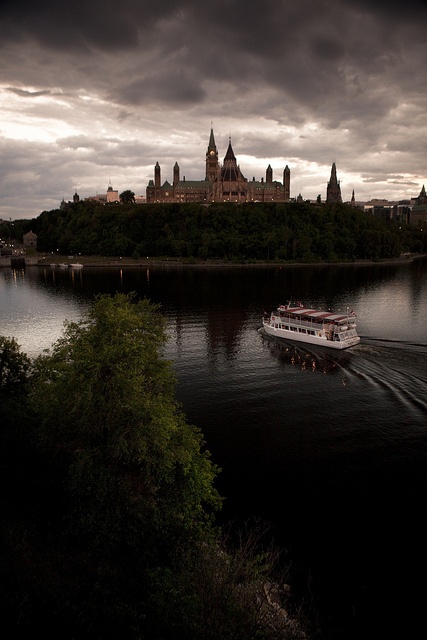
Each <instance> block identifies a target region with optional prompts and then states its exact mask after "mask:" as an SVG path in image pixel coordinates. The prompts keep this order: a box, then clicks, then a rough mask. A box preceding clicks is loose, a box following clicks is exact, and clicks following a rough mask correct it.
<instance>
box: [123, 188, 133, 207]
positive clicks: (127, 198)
mask: <svg viewBox="0 0 427 640" xmlns="http://www.w3.org/2000/svg"><path fill="white" fill-rule="evenodd" d="M120 202H121V203H122V204H133V203H134V202H135V193H134V192H133V191H131V190H130V189H126V190H125V191H123V192H122V193H121V194H120Z"/></svg>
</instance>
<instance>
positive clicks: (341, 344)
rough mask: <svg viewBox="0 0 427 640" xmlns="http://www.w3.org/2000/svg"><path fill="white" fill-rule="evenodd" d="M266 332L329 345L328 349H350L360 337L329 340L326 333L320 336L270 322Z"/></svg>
mask: <svg viewBox="0 0 427 640" xmlns="http://www.w3.org/2000/svg"><path fill="white" fill-rule="evenodd" d="M263 329H264V331H265V333H267V334H268V335H270V336H275V337H276V338H284V339H285V340H292V342H299V343H303V344H312V345H317V346H318V347H327V348H328V349H339V350H343V349H348V348H349V347H354V346H355V345H357V344H359V342H360V337H359V336H354V337H352V338H349V339H348V340H344V341H335V340H328V338H327V337H326V335H325V334H324V333H322V335H320V336H318V335H317V336H312V335H309V334H305V333H298V332H296V331H291V330H287V329H279V328H277V327H273V326H271V325H270V324H269V323H264V324H263Z"/></svg>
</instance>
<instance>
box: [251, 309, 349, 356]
mask: <svg viewBox="0 0 427 640" xmlns="http://www.w3.org/2000/svg"><path fill="white" fill-rule="evenodd" d="M262 328H263V329H264V331H265V333H267V334H268V335H271V336H276V337H278V338H285V339H286V340H297V341H298V342H305V343H307V344H315V345H318V346H322V347H330V348H331V349H347V348H348V347H354V345H356V344H359V342H360V337H359V336H358V335H357V330H356V314H355V313H354V311H351V312H349V311H348V309H347V313H345V314H342V313H332V312H331V311H321V310H318V309H309V308H306V307H304V305H303V304H301V303H300V302H299V303H297V304H296V305H295V304H294V305H292V303H291V302H289V303H288V304H287V305H280V307H278V308H277V309H276V311H272V312H271V313H270V314H266V315H264V317H263V321H262Z"/></svg>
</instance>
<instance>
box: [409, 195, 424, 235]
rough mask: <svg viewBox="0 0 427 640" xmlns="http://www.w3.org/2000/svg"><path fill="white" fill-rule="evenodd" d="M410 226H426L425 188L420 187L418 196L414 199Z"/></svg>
mask: <svg viewBox="0 0 427 640" xmlns="http://www.w3.org/2000/svg"><path fill="white" fill-rule="evenodd" d="M410 221H411V225H414V226H418V227H422V226H424V228H426V225H427V194H426V190H425V186H424V185H423V186H422V189H421V191H420V195H419V196H418V198H416V199H415V204H414V205H413V207H412V211H411V217H410Z"/></svg>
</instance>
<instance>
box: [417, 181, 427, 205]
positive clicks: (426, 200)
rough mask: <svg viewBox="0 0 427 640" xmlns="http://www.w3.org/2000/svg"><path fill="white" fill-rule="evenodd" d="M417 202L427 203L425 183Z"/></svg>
mask: <svg viewBox="0 0 427 640" xmlns="http://www.w3.org/2000/svg"><path fill="white" fill-rule="evenodd" d="M417 204H427V195H426V189H425V186H424V185H423V188H422V189H421V191H420V195H419V196H418V198H417Z"/></svg>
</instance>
